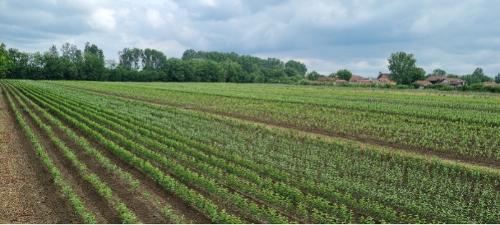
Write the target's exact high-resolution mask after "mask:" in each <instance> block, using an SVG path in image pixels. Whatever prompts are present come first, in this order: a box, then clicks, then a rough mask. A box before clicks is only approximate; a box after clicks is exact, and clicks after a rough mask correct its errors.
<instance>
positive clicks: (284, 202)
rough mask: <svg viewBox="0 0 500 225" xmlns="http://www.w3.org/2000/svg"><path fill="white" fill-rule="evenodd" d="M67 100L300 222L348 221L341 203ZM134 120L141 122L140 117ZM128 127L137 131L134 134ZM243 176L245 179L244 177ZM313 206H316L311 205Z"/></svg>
mask: <svg viewBox="0 0 500 225" xmlns="http://www.w3.org/2000/svg"><path fill="white" fill-rule="evenodd" d="M67 100H68V98H66V102H65V103H61V104H66V107H67V108H69V109H70V110H73V111H75V110H78V109H79V108H82V107H83V108H85V110H87V112H86V115H88V116H90V117H91V119H92V120H94V121H97V122H99V123H100V124H103V125H106V126H108V127H110V128H113V129H114V130H115V131H117V130H118V131H119V132H121V133H123V134H124V135H126V136H127V137H134V140H135V141H136V142H138V143H143V144H145V145H147V146H148V147H150V148H152V149H160V150H162V151H163V152H164V153H166V154H168V155H167V156H168V157H175V159H178V160H181V161H182V162H183V164H184V165H186V166H188V167H190V168H191V169H193V168H194V167H196V168H194V169H195V170H196V171H197V172H199V173H205V174H208V173H209V176H210V177H212V178H216V179H217V181H218V182H219V183H223V184H224V185H225V186H227V187H228V188H231V187H232V188H231V189H233V190H237V191H239V192H245V193H246V194H249V195H252V196H255V197H257V198H259V199H260V200H263V201H264V202H268V203H271V204H273V205H274V207H276V208H278V209H280V208H281V209H282V210H283V211H290V212H296V215H297V216H299V217H300V218H301V219H302V221H309V220H308V217H309V218H315V219H316V220H313V221H311V222H316V223H318V222H330V223H334V222H349V221H351V214H352V213H351V212H349V211H348V210H347V209H346V208H345V207H344V206H329V204H328V202H325V200H324V199H322V198H318V197H314V196H312V195H304V194H303V193H301V192H300V191H299V190H297V189H295V188H292V187H290V186H288V185H286V184H284V183H274V182H272V180H271V179H266V180H264V179H261V178H260V177H259V175H257V174H256V173H255V172H253V171H251V170H249V169H247V168H242V167H240V166H238V165H235V164H233V163H229V162H226V160H225V159H221V158H219V157H217V156H214V155H207V154H205V153H203V152H201V151H199V150H197V149H193V148H191V147H189V146H187V145H185V144H183V143H180V142H177V141H175V140H171V139H168V138H166V137H168V136H165V135H168V134H160V133H159V132H161V129H160V128H157V127H152V126H144V121H141V122H138V123H136V122H132V121H127V120H128V119H127V118H123V117H122V118H115V117H110V116H109V115H108V114H104V113H102V112H99V111H98V110H97V109H92V108H93V107H92V106H91V105H85V103H83V102H74V103H72V104H71V103H69V101H67ZM89 109H92V113H88V111H89ZM104 118H106V119H104ZM137 119H139V118H137ZM108 120H109V121H108ZM132 120H136V119H132ZM110 121H112V122H110ZM137 121H140V119H139V120H137ZM122 126H123V127H122ZM131 130H134V132H138V133H134V132H132V131H131ZM167 146H169V147H167ZM179 150H181V151H179ZM194 160H196V161H197V163H193V161H194ZM190 165H191V166H190ZM229 172H230V173H229ZM242 178H244V180H243V179H242ZM249 182H251V183H249ZM256 185H258V187H256ZM278 193H279V194H278ZM291 194H292V195H291ZM313 205H318V206H316V207H313ZM306 206H307V208H310V209H309V210H310V211H311V212H310V213H311V214H308V212H307V211H305V210H306V208H304V207H306ZM322 210H323V211H322ZM316 211H317V212H316ZM315 212H316V213H315ZM321 212H323V213H325V215H329V214H332V215H336V216H337V218H340V220H339V219H335V218H329V217H331V216H325V215H323V214H321ZM332 219H334V220H332Z"/></svg>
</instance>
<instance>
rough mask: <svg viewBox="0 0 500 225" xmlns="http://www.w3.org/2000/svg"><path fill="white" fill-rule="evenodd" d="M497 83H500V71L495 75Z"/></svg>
mask: <svg viewBox="0 0 500 225" xmlns="http://www.w3.org/2000/svg"><path fill="white" fill-rule="evenodd" d="M495 83H497V84H500V73H498V74H497V76H496V77H495Z"/></svg>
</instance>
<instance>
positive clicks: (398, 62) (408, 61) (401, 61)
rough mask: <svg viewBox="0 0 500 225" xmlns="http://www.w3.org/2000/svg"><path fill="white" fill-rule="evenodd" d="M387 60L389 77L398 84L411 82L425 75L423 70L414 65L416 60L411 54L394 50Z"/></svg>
mask: <svg viewBox="0 0 500 225" xmlns="http://www.w3.org/2000/svg"><path fill="white" fill-rule="evenodd" d="M388 61H389V70H390V71H391V79H392V80H394V81H396V82H397V83H398V84H411V83H413V82H415V81H416V80H420V79H423V78H424V76H425V71H424V70H423V69H422V68H419V67H417V66H416V62H417V60H415V58H414V57H413V54H408V53H406V52H396V53H393V54H391V56H390V57H389V59H388Z"/></svg>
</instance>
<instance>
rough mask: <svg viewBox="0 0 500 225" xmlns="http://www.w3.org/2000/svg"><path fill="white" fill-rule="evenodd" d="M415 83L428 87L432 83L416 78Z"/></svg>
mask: <svg viewBox="0 0 500 225" xmlns="http://www.w3.org/2000/svg"><path fill="white" fill-rule="evenodd" d="M415 84H417V85H418V86H419V87H429V86H431V85H432V83H431V82H430V81H428V80H417V81H415Z"/></svg>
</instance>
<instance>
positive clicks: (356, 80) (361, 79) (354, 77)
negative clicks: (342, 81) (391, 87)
mask: <svg viewBox="0 0 500 225" xmlns="http://www.w3.org/2000/svg"><path fill="white" fill-rule="evenodd" d="M365 81H369V79H368V78H366V77H362V76H359V75H354V74H353V75H352V76H351V79H349V82H351V83H363V82H365Z"/></svg>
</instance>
